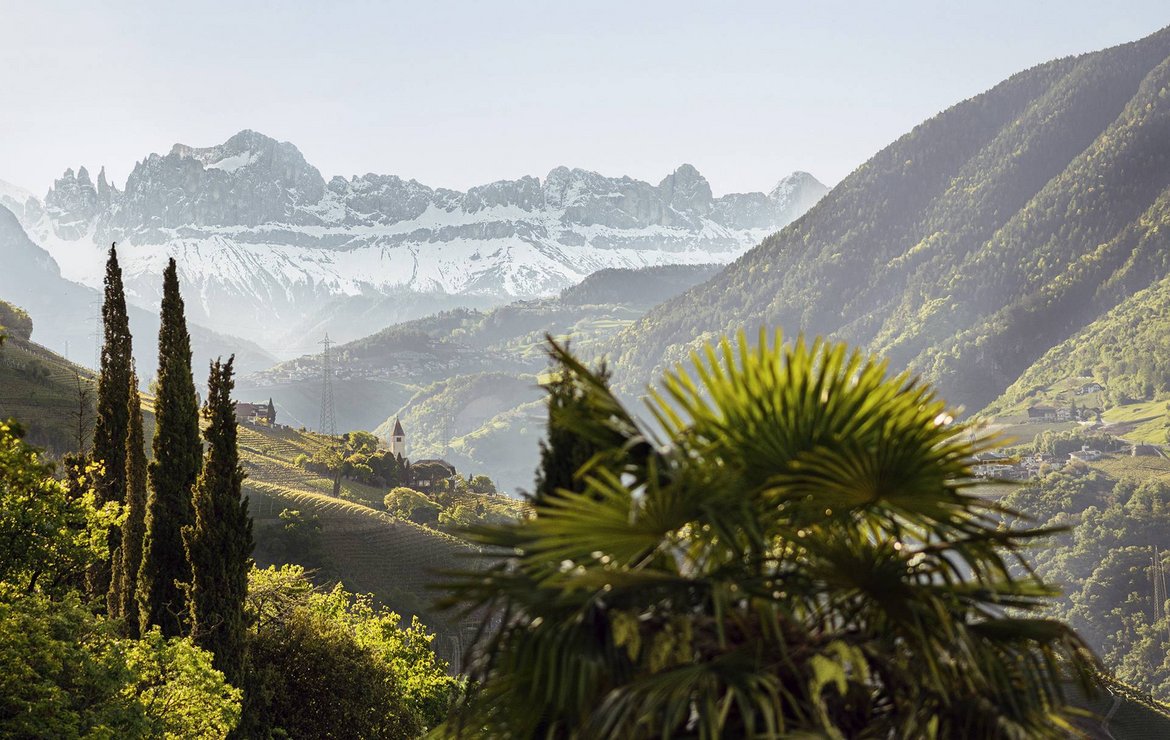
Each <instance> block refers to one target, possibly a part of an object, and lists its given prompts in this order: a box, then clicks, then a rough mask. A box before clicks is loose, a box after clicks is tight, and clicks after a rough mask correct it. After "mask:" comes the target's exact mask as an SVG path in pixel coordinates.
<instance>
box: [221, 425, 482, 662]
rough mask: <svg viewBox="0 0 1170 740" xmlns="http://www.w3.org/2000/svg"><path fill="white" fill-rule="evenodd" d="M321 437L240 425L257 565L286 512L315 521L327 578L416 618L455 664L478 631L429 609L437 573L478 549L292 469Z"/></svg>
mask: <svg viewBox="0 0 1170 740" xmlns="http://www.w3.org/2000/svg"><path fill="white" fill-rule="evenodd" d="M329 444H330V443H329V440H328V438H326V437H322V436H321V435H318V434H313V433H310V432H301V431H296V430H293V429H288V428H276V429H271V428H266V427H253V426H248V425H241V426H240V439H239V447H240V455H241V458H242V463H243V466H244V469H245V471H246V472H247V474H248V477H247V479H245V481H244V491H245V493H246V494H247V495H248V497H249V499H250V505H251V510H252V516H253V517H254V519H255V520H256V531H257V560H259V561H261V564H266V563H265V562H264V560H265V558H264V555H265V553H266V552H267V551H268V548H266V547H265V545H266V543H265V542H264V540H263V537H264V536H265V535H264V533H265V532H272V531H275V529H276V528H278V526H279V525H278V524H277V522H278V521H279V515H280V512H281V511H283V510H285V509H295V510H298V511H300V512H302V513H303V514H307V515H315V516H316V517H317V519H318V521H319V522H320V525H321V536H320V544H321V550H322V552H323V555H324V557H325V558H326V559H327V560H328V563H329V568H328V571H329V572H328V573H327V574H325V573H322V574H320V575H321V577H322V580H326V581H327V580H331V578H330V576H336V578H337V579H339V580H341V581H342V582H343V583H344V584H345V586H346V588H347V589H349V590H351V591H356V592H360V593H372V594H374V596H375V597H376V598H377V599H378V600H379V601H381V602H383V603H385V604H387V605H389V606H390V607H391V608H393V609H394V610H395V611H398V612H399V613H401V614H404V615H413V614H417V615H418V616H419V617H420V618H421V619H422V620H423V621H424V622H425V623H426V624H427V625H428V626H429V627H430V628H431V629H432V630H434V631H435V632H436V634H437V635H438V639H437V640H436V642H435V645H436V650H437V651H439V653H440V655H441V656H442V657H443V658H445V659H446V660H448V661H449V662H452V663H456V664H457V662H458V657H459V652H460V651H461V648H462V645H463V642H464V640H465V639H466V636H467V634H468V632H469V631H470V630H471V629H472V628H473V627H474V625H473V624H466V623H463V624H457V623H453V622H452V619H451V617H450V616H449V615H446V614H444V613H441V612H437V611H436V610H434V609H433V608H432V607H431V603H432V601H433V599H434V597H435V596H436V595H437V593H436V592H435V591H434V589H433V585H434V584H435V583H436V580H437V577H436V576H437V573H438V572H440V571H442V570H446V569H450V568H455V567H465V566H467V565H468V564H469V563H470V562H472V561H471V559H470V556H473V555H474V554H475V549H474V548H473V547H472V546H471V545H469V544H468V543H466V542H464V541H463V540H460V539H458V538H456V537H452V536H451V535H448V534H444V533H442V532H436V531H434V530H432V529H428V528H426V527H423V526H420V525H418V524H415V523H413V522H409V521H404V520H401V519H397V518H395V517H393V516H391V515H390V514H388V513H386V512H385V511H379V510H377V509H375V508H373V507H371V506H368V505H366V504H364V503H362V502H363V501H380V500H381V497H382V496H383V495H384V494H385V492H384V491H380V490H378V489H375V488H372V487H370V486H364V485H361V484H358V483H354V482H352V481H344V482H343V485H342V498H335V497H334V496H333V495H332V491H333V482H332V481H331V480H329V479H327V478H324V477H322V476H319V475H317V474H315V473H312V472H310V471H307V470H304V469H303V468H300V467H298V466H297V465H295V464H294V463H293V460H295V459H296V457H297V456H298V455H301V454H304V455H309V456H311V455H312V454H313V453H314V452H315V451H317V450H320V449H322V448H324V447H326V446H328V445H329Z"/></svg>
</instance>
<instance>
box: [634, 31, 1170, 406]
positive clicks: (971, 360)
mask: <svg viewBox="0 0 1170 740" xmlns="http://www.w3.org/2000/svg"><path fill="white" fill-rule="evenodd" d="M1168 144H1170V29H1164V30H1162V31H1159V32H1157V33H1155V34H1153V35H1151V36H1148V37H1146V38H1144V39H1142V40H1140V41H1136V42H1133V43H1128V44H1124V45H1121V46H1117V47H1114V48H1110V49H1106V50H1104V51H1099V52H1095V53H1090V54H1084V55H1081V56H1076V57H1068V58H1064V59H1058V60H1055V61H1052V62H1048V63H1046V64H1041V65H1039V66H1037V67H1034V68H1032V69H1029V70H1027V71H1024V72H1021V73H1018V74H1016V75H1014V76H1012V77H1011V78H1009V79H1007V80H1006V81H1004V82H1002V83H1000V84H999V85H997V86H995V87H994V88H992V89H991V90H989V91H987V92H985V93H983V94H981V95H978V96H975V97H973V98H971V99H969V100H965V101H963V102H960V103H958V104H956V105H955V106H953V107H951V108H949V109H947V110H946V111H943V112H942V113H940V114H938V115H937V116H935V117H933V118H931V119H930V120H928V121H925V122H924V123H922V124H920V125H918V126H916V127H915V128H914V129H913V130H912V131H910V132H909V133H907V134H906V135H904V136H902V137H901V138H899V139H898V140H897V141H895V142H893V143H892V144H890V145H889V146H887V147H886V148H884V149H883V150H882V151H880V152H878V153H877V154H876V155H875V156H874V157H873V158H871V159H870V160H869V161H868V162H866V163H865V164H863V165H862V166H861V167H859V168H858V169H857V170H855V171H854V172H853V173H852V174H851V175H849V176H848V177H847V178H845V179H844V180H843V181H842V182H841V183H840V184H838V185H837V186H836V187H835V188H833V190H832V191H831V192H830V193H829V194H828V195H826V196H825V197H824V198H823V199H822V200H821V201H819V202H818V203H817V204H816V205H815V206H814V207H813V208H812V209H811V210H810V211H809V212H808V213H806V214H805V215H804V216H803V217H802V218H800V219H798V220H797V221H796V222H794V223H793V224H791V225H789V226H788V227H786V228H785V229H783V230H781V231H780V232H778V233H777V234H775V235H773V236H771V237H769V238H768V239H766V240H764V242H762V243H761V244H760V245H759V246H758V247H756V248H754V249H752V250H750V251H749V252H747V253H746V254H745V255H744V256H743V257H741V258H739V259H738V260H736V261H735V262H734V263H733V264H731V265H730V266H729V267H728V268H727V269H725V270H724V271H722V272H720V273H719V274H718V275H716V276H715V277H714V278H712V279H711V280H710V281H708V282H706V283H704V284H702V285H698V286H696V287H694V288H692V289H691V290H689V291H688V292H686V293H684V294H682V295H680V296H678V297H677V298H674V299H673V300H670V301H668V302H666V303H664V304H663V305H661V306H659V307H657V308H655V309H653V310H651V311H650V312H649V313H648V314H647V315H646V316H645V317H644V318H643V319H641V320H640V321H638V322H636V323H635V324H634V325H632V326H630V327H628V328H627V329H626V330H625V331H624V332H623V333H622V335H620V336H619V337H618V338H617V339H616V340H615V343H614V352H613V354H614V355H615V358H616V359H615V362H614V367H615V369H616V371H617V373H618V375H617V382H618V383H619V385H621V386H622V387H624V388H625V389H627V390H630V391H633V390H637V389H639V388H641V387H642V384H644V383H645V382H648V381H650V380H651V379H653V378H655V377H656V376H657V375H658V374H659V371H661V370H662V369H663V368H664V367H668V366H670V365H672V364H673V363H674V362H677V361H679V360H681V359H683V358H685V356H686V355H687V353H688V352H689V351H690V350H691V349H693V348H694V347H695V346H696V340H695V338H699V337H708V338H709V337H711V336H714V335H718V334H721V333H729V332H734V331H736V330H737V329H740V328H745V329H747V331H748V332H749V335H751V334H754V332H755V331H756V330H757V329H758V328H759V327H760V326H761V325H766V326H768V327H782V328H783V329H784V330H785V331H786V332H787V334H788V335H789V336H794V335H795V334H797V333H798V332H803V333H805V334H808V335H825V336H830V337H834V338H837V339H842V340H847V341H849V342H851V343H853V344H855V345H858V346H862V347H866V348H868V349H869V350H871V351H874V352H877V353H880V354H884V355H885V356H887V357H889V358H890V359H891V361H892V366H893V367H899V368H900V367H906V366H908V367H910V368H912V369H914V370H915V371H917V372H919V373H921V374H923V375H924V376H925V378H926V379H928V380H931V381H933V382H935V383H936V384H937V385H938V386H939V387H940V389H941V391H942V394H943V395H944V397H946V398H948V399H949V400H951V401H952V402H954V403H957V404H964V405H965V406H966V407H967V410H968V411H975V410H978V409H980V408H982V407H983V406H985V405H986V404H988V403H989V402H991V401H992V400H993V399H995V398H996V397H997V396H998V395H999V394H1000V393H1002V392H1003V391H1004V389H1006V388H1007V387H1008V386H1009V385H1010V384H1011V383H1013V382H1014V381H1015V380H1016V379H1017V378H1018V377H1019V376H1020V375H1021V374H1022V373H1023V372H1025V371H1026V370H1027V368H1028V367H1029V366H1030V365H1031V364H1032V363H1033V362H1035V361H1036V360H1037V359H1039V358H1040V357H1041V356H1042V355H1043V354H1044V353H1045V352H1046V351H1047V350H1048V349H1049V348H1051V347H1053V346H1055V345H1057V344H1059V343H1060V342H1062V341H1064V340H1065V339H1067V338H1069V337H1070V336H1073V335H1074V334H1075V333H1076V332H1078V331H1079V330H1081V329H1082V328H1083V327H1085V326H1087V325H1088V324H1090V323H1091V322H1093V321H1094V320H1096V318H1097V317H1098V316H1100V315H1102V314H1103V313H1105V312H1107V311H1109V310H1110V309H1111V308H1113V307H1114V306H1116V305H1118V304H1119V303H1120V302H1122V301H1124V300H1125V299H1126V297H1127V296H1129V295H1132V294H1133V293H1135V292H1136V291H1138V290H1141V289H1143V288H1145V287H1147V286H1149V285H1151V284H1152V283H1153V282H1155V281H1157V280H1158V279H1160V278H1161V277H1163V276H1166V275H1167V274H1170V146H1168ZM1166 308H1167V310H1170V307H1166Z"/></svg>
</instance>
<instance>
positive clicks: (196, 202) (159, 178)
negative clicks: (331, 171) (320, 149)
mask: <svg viewBox="0 0 1170 740" xmlns="http://www.w3.org/2000/svg"><path fill="white" fill-rule="evenodd" d="M324 194H325V179H324V178H323V177H321V173H320V172H318V171H317V168H316V167H313V166H312V165H310V164H309V163H308V162H306V161H305V158H304V156H303V155H302V154H301V152H300V150H298V149H297V148H296V147H295V146H293V145H292V144H290V143H288V142H280V141H276V140H275V139H273V138H270V137H268V136H265V135H263V134H259V133H257V132H255V131H248V130H245V131H241V132H240V133H238V134H236V135H235V136H233V137H231V138H230V139H228V140H227V141H226V142H224V143H223V144H219V145H217V146H212V147H205V148H195V147H191V146H187V145H186V144H175V145H174V147H172V148H171V151H170V153H169V154H167V155H166V156H165V157H162V156H159V155H157V154H152V155H150V156H149V157H147V158H146V159H145V160H143V161H142V162H140V163H139V164H138V165H137V166H136V167H135V168H134V171H133V172H131V173H130V177H129V178H128V179H127V181H126V193H125V200H126V205H125V207H124V208H123V209H121V211H119V213H118V214H117V218H116V219H115V221H114V222H113V223H112V224H111V225H112V226H115V227H119V228H124V229H130V230H135V229H146V230H150V229H155V228H177V227H179V226H186V225H193V226H256V225H258V224H262V223H288V224H309V223H314V222H315V221H316V219H315V217H313V216H311V215H310V214H308V213H306V212H305V211H304V209H305V208H306V207H308V206H311V205H314V204H317V203H319V202H320V201H321V198H322V197H323V196H324ZM164 197H165V198H166V202H164V201H163V198H164Z"/></svg>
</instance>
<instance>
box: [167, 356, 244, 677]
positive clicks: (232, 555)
mask: <svg viewBox="0 0 1170 740" xmlns="http://www.w3.org/2000/svg"><path fill="white" fill-rule="evenodd" d="M234 359H235V358H234V356H233V357H232V358H229V359H228V361H227V362H226V363H220V362H219V361H218V360H217V361H216V362H215V363H213V364H212V366H211V375H210V377H209V378H208V381H207V403H206V405H205V406H204V408H203V414H204V418H205V420H206V422H207V425H206V428H205V429H204V431H203V437H204V439H205V440H206V441H207V453H206V455H205V456H204V459H203V472H202V473H200V474H199V480H198V482H197V483H196V484H195V495H194V500H193V503H194V509H195V523H194V524H192V525H190V526H187V527H184V528H183V542H184V544H185V545H186V549H187V559H188V560H189V561H190V563H191V584H190V589H189V595H188V598H189V599H190V604H191V634H192V636H193V637H194V639H195V642H196V644H198V645H199V646H200V647H203V648H206V649H207V650H210V651H211V652H212V654H213V655H214V665H215V667H216V668H218V669H219V670H221V671H223V674H224V675H225V676H226V677H227V679H228V681H229V682H230V683H232V684H234V685H236V686H239V685H240V683H241V681H242V679H243V677H244V639H245V629H244V597H245V596H246V594H247V589H248V566H249V564H250V556H251V554H252V517H251V516H250V515H249V514H248V500H247V499H245V498H243V497H242V496H241V487H242V485H243V482H244V471H243V469H242V468H241V467H240V456H239V451H238V450H237V449H236V431H237V430H236V410H235V405H234V404H233V403H232V399H231V394H232V388H233V387H234V386H235V382H234V381H233V380H232V364H233V361H234Z"/></svg>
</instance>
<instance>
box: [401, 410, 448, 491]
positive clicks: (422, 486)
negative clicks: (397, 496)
mask: <svg viewBox="0 0 1170 740" xmlns="http://www.w3.org/2000/svg"><path fill="white" fill-rule="evenodd" d="M390 452H391V453H393V454H394V455H396V456H398V457H401V458H402V459H403V460H407V464H408V466H409V468H408V469H409V471H410V486H411V487H412V488H414V489H415V490H418V491H424V492H427V491H431V490H432V489H434V488H435V487H436V486H438V485H439V484H440V483H442V482H443V481H445V480H449V479H451V478H454V477H455V475H456V471H455V466H454V465H452V464H451V463H449V462H447V461H446V460H442V459H439V458H426V459H423V460H410V459H409V458H407V456H406V430H404V429H403V428H402V421H401V420H400V419H398V418H395V419H394V429H393V430H392V431H391V432H390Z"/></svg>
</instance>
